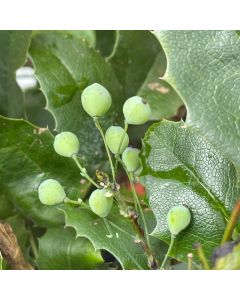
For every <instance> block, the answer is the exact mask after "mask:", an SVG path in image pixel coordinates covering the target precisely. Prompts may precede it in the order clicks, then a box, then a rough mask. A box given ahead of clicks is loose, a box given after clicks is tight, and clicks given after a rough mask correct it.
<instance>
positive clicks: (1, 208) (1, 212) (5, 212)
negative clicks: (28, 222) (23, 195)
mask: <svg viewBox="0 0 240 300" xmlns="http://www.w3.org/2000/svg"><path fill="white" fill-rule="evenodd" d="M0 191H2V188H1V186H0ZM14 213H15V208H14V206H13V204H12V202H11V201H10V200H9V199H8V198H7V197H6V196H5V195H4V194H0V220H4V219H6V218H8V217H10V216H12V215H13V214H14Z"/></svg>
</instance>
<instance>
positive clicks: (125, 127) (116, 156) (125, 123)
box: [114, 121, 128, 172]
mask: <svg viewBox="0 0 240 300" xmlns="http://www.w3.org/2000/svg"><path fill="white" fill-rule="evenodd" d="M127 130H128V123H127V122H126V121H125V122H124V133H123V135H122V138H121V141H120V144H119V146H118V151H117V153H116V155H115V158H116V161H115V167H114V169H115V172H117V167H118V162H119V157H120V149H121V147H122V144H123V140H124V136H125V134H126V133H127Z"/></svg>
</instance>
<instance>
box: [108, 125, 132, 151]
mask: <svg viewBox="0 0 240 300" xmlns="http://www.w3.org/2000/svg"><path fill="white" fill-rule="evenodd" d="M123 136H124V138H123ZM105 138H106V142H107V145H108V147H109V149H110V150H111V152H112V153H113V154H117V152H118V148H119V146H120V143H121V141H122V145H121V148H120V151H119V153H122V152H123V150H124V149H125V148H126V147H127V146H128V144H129V137H128V134H127V133H125V131H124V129H123V128H122V127H120V126H111V127H109V128H108V129H107V131H106V134H105Z"/></svg>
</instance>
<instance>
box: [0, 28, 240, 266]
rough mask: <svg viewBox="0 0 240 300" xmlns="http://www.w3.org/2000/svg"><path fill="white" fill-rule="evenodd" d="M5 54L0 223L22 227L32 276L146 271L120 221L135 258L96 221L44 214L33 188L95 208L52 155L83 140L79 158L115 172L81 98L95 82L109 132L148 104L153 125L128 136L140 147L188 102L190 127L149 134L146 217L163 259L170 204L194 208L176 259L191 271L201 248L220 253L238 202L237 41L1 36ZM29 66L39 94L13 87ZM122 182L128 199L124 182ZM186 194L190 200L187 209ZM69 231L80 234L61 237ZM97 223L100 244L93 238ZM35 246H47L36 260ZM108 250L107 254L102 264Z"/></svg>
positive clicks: (169, 35) (85, 187) (66, 165)
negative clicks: (108, 99) (61, 191)
mask: <svg viewBox="0 0 240 300" xmlns="http://www.w3.org/2000/svg"><path fill="white" fill-rule="evenodd" d="M230 40H231V41H232V43H231V47H229V45H230V44H229V43H230V42H229V41H230ZM0 45H1V47H0V115H2V116H1V117H0V218H1V219H4V220H7V221H9V222H10V223H11V224H14V225H13V227H14V228H19V229H20V228H21V230H18V231H19V233H17V232H16V234H17V236H18V237H19V240H21V246H22V248H23V249H24V254H25V256H26V257H27V258H29V260H31V261H32V263H33V264H35V267H36V268H42V269H72V268H76V269H86V268H90V269H99V268H110V267H111V266H110V265H109V261H108V260H109V257H110V260H111V262H112V264H113V266H114V268H125V269H131V268H139V269H141V268H146V260H145V258H144V257H142V253H141V251H140V250H141V249H139V248H138V247H137V246H135V245H134V244H133V239H134V236H133V233H132V232H131V229H130V227H129V224H128V221H127V220H124V219H121V217H119V216H118V217H116V216H115V215H117V212H116V211H115V210H114V211H113V212H112V215H111V218H113V220H114V218H115V219H117V221H116V224H114V222H113V225H112V226H113V230H116V228H117V227H119V228H125V231H126V233H127V234H126V235H123V237H122V238H123V240H124V241H125V246H126V248H127V249H128V253H126V251H125V252H124V249H121V247H120V244H119V241H116V243H112V244H111V243H110V241H109V240H108V239H107V238H106V235H105V232H104V230H102V227H101V226H102V224H101V222H100V223H99V220H98V218H97V217H96V216H94V215H91V214H88V213H86V212H85V211H84V210H83V211H82V212H81V210H76V209H74V208H65V207H64V206H62V207H61V205H60V206H59V207H51V208H49V207H44V206H43V205H42V204H41V203H40V202H39V201H38V197H37V192H36V190H37V187H38V185H39V184H40V182H41V181H42V180H44V179H46V178H55V179H57V180H59V181H60V182H61V184H62V185H63V186H64V188H65V189H66V191H67V194H68V195H69V196H71V198H73V199H77V198H78V197H81V198H83V199H87V198H88V195H89V193H90V192H91V190H92V187H91V186H90V185H89V184H88V183H86V182H85V181H84V180H81V178H80V175H79V172H78V170H77V169H76V168H75V166H74V165H73V164H72V162H71V161H69V160H68V159H64V158H61V157H59V156H57V155H56V154H55V153H54V150H53V147H52V143H53V138H54V135H55V134H56V133H57V132H61V131H63V130H69V131H72V132H74V133H75V134H77V135H78V137H79V139H80V143H81V150H80V153H79V155H80V158H81V160H82V161H83V163H84V165H85V166H86V167H87V168H88V169H89V170H90V172H92V173H93V172H94V170H96V168H100V169H103V170H108V168H109V166H108V163H107V160H106V156H105V153H104V147H103V144H102V141H101V139H100V136H99V133H98V132H97V130H96V128H95V126H94V124H93V122H92V120H91V119H90V118H89V117H88V116H87V114H86V113H85V112H84V111H83V109H82V106H81V103H80V97H81V92H82V90H83V89H84V88H85V87H86V86H87V85H89V84H91V83H93V82H99V83H101V84H103V85H104V86H106V87H107V89H108V90H109V91H110V93H111V95H112V97H113V105H112V107H111V110H110V112H109V113H108V114H107V115H106V117H104V118H103V119H102V120H101V121H102V124H103V127H104V129H106V128H107V127H108V126H109V125H112V124H118V125H123V117H122V104H123V103H124V101H125V100H126V99H127V98H129V97H131V96H134V95H139V96H142V97H143V98H145V99H147V100H148V102H149V104H150V106H151V108H152V116H151V121H150V122H148V123H147V124H144V125H142V126H130V128H129V135H130V144H131V145H133V146H138V147H141V145H142V138H143V137H144V135H145V133H146V131H147V130H148V128H149V126H150V125H151V124H152V123H153V122H156V121H160V120H162V119H168V120H172V121H180V120H181V119H182V120H185V117H186V109H185V106H184V104H183V101H184V103H185V104H186V106H187V108H188V115H187V120H186V123H173V122H166V121H164V122H161V123H159V124H157V125H153V126H151V127H150V129H149V130H148V132H147V134H146V135H145V139H144V142H143V146H144V147H143V151H142V163H143V173H142V175H143V177H142V179H141V180H142V182H144V183H145V184H146V189H147V194H146V195H145V200H146V203H148V202H149V204H150V207H151V208H152V209H153V213H154V214H152V213H151V214H149V213H148V214H146V217H147V220H148V223H149V228H151V231H153V230H154V228H155V230H154V232H153V235H154V236H155V238H153V237H151V241H152V245H153V248H154V251H155V252H156V253H157V254H158V256H159V259H161V258H162V255H163V254H164V252H165V251H166V246H165V244H164V243H163V242H162V241H164V242H165V243H169V234H168V233H167V230H166V224H165V223H164V220H165V215H166V213H167V210H168V209H169V208H170V207H171V206H172V203H173V200H172V199H171V197H170V198H169V195H172V197H173V198H174V201H175V202H176V204H178V203H182V202H184V201H185V202H187V203H188V204H189V205H190V206H191V210H192V212H193V217H194V218H193V222H195V220H197V222H196V223H195V225H194V226H192V225H191V226H190V227H189V229H188V230H186V231H185V232H184V233H183V234H182V235H181V240H180V241H179V242H178V243H177V244H176V247H175V248H174V249H173V251H172V253H171V255H172V257H175V258H177V259H179V260H181V261H186V259H187V258H186V254H187V252H189V251H191V249H192V243H193V242H194V241H196V242H197V241H200V242H203V243H206V244H207V245H206V248H207V253H208V254H210V253H211V252H212V250H213V249H214V247H215V246H216V245H217V243H218V242H219V239H220V237H221V235H222V233H223V230H224V227H225V224H226V220H227V219H228V218H229V214H230V212H231V209H232V207H233V205H234V203H235V201H236V199H237V197H238V196H239V190H238V188H237V174H236V171H235V170H236V169H237V170H238V169H239V140H240V133H239V132H240V129H239V128H240V123H239V119H240V112H239V97H238V94H239V93H238V86H239V85H238V84H237V83H238V82H239V79H240V76H239V75H238V72H237V70H239V61H240V51H239V50H240V49H239V47H240V42H239V36H238V35H237V34H236V33H235V32H234V31H206V32H200V31H196V32H191V31H186V32H184V31H181V32H176V31H167V32H158V31H157V32H154V34H153V33H152V32H150V31H111V30H109V31H94V30H85V31H81V30H80V31H71V30H65V31H57V32H56V31H33V32H31V31H0ZM206 45H207V49H208V51H205V50H206V48H205V47H206ZM179 49H180V50H181V51H179ZM220 58H221V59H220ZM21 66H27V67H31V68H34V71H35V75H36V78H37V82H36V84H35V85H34V84H33V85H32V86H31V87H25V88H23V86H22V85H21V84H20V83H19V81H18V83H19V84H20V86H21V87H22V88H20V87H19V85H18V83H17V82H16V80H15V77H16V71H17V70H18V69H19V68H20V67H21ZM186 66H189V67H186ZM166 69H167V72H166V73H165V71H166ZM203 72H204V76H199V74H203ZM24 76H26V75H22V77H24ZM30 77H31V76H30ZM225 77H226V78H225ZM227 78H232V80H231V79H228V80H227ZM21 79H22V80H24V78H21ZM210 82H211V83H210ZM176 91H177V92H176ZM199 91H201V92H199ZM214 91H215V92H214ZM216 91H217V92H216ZM179 95H180V96H179ZM213 96H214V101H213V100H212V97H213ZM229 99H230V100H229ZM226 101H227V102H226ZM199 114H201V115H199ZM199 116H200V117H199ZM19 118H21V120H19ZM213 120H214V122H213ZM223 120H224V121H223ZM196 130H197V131H196ZM205 139H206V140H205ZM201 145H202V147H201ZM203 145H204V147H203ZM182 153H184V154H185V156H184V157H183V156H182ZM193 154H194V155H193ZM156 157H159V159H156ZM215 164H216V165H217V166H218V169H216V170H215V171H216V172H215V171H214V165H215ZM233 164H234V165H235V166H234V165H233ZM205 173H206V174H208V178H206V177H207V176H206V174H205ZM216 178H217V179H218V180H217V183H215V184H213V181H214V182H215V181H216ZM118 180H119V182H120V183H121V184H122V190H123V194H124V196H125V197H126V199H128V198H129V190H128V188H127V187H126V185H124V182H125V181H126V178H125V177H124V175H122V174H121V172H120V173H119V178H118ZM165 189H167V190H166V191H167V192H166V193H165V192H163V191H165ZM183 191H184V192H183ZM183 194H185V195H188V196H189V195H191V197H190V196H189V197H188V196H187V198H189V199H188V200H187V199H185V200H184V199H183V197H182V195H183ZM200 203H202V204H201V205H200ZM203 207H205V211H204V209H203ZM63 211H64V213H63ZM206 211H208V213H209V214H206ZM203 215H204V218H202V217H203ZM64 216H65V217H64ZM81 217H82V218H83V220H85V221H84V222H83V221H81V222H82V223H81V222H78V220H80V219H81ZM211 218H212V220H216V224H218V225H217V228H215V227H214V226H215V225H214V226H213V227H211V230H210V231H209V229H208V228H207V227H206V226H205V225H204V224H206V222H208V221H209V219H211ZM65 223H66V224H67V225H68V226H70V227H72V228H73V229H72V228H67V229H63V226H64V224H65ZM95 223H97V224H99V225H98V226H99V228H96V232H98V234H93V232H92V231H93V230H92V228H93V227H94V224H95ZM80 224H82V227H80ZM86 224H88V226H86ZM196 224H197V225H196ZM114 226H115V227H114ZM116 226H117V227H116ZM119 228H118V230H119ZM199 228H200V229H199ZM117 233H118V234H119V235H120V232H118V231H117ZM76 234H77V235H78V236H79V237H78V238H77V240H76ZM62 235H63V236H64V241H65V242H64V245H62V243H60V241H61V236H62ZM204 236H205V237H206V236H208V240H209V241H208V242H206V239H205V237H204ZM33 243H34V244H37V246H39V250H40V251H39V254H37V255H36V253H34V250H33ZM78 249H79V251H78ZM81 249H82V251H80V250H81ZM83 249H84V251H83ZM104 249H105V250H107V251H109V253H111V255H110V254H108V255H107V256H106V255H101V253H103V252H101V251H103V250H104ZM139 251H140V252H139ZM86 252H87V254H86ZM105 254H106V252H105ZM103 257H104V258H105V263H104V259H103ZM48 258H49V259H48ZM86 260H87V262H86ZM106 261H108V263H106Z"/></svg>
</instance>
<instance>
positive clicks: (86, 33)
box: [33, 30, 96, 48]
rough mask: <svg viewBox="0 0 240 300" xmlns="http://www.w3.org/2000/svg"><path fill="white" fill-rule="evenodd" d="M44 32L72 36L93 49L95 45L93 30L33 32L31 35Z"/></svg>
mask: <svg viewBox="0 0 240 300" xmlns="http://www.w3.org/2000/svg"><path fill="white" fill-rule="evenodd" d="M44 32H61V33H65V34H66V35H67V34H69V35H72V36H74V37H76V38H78V39H80V40H84V41H87V42H88V44H89V45H90V46H91V47H93V48H94V47H95V45H96V34H95V31H94V30H34V32H33V34H34V35H36V34H39V33H40V34H41V33H44Z"/></svg>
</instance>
